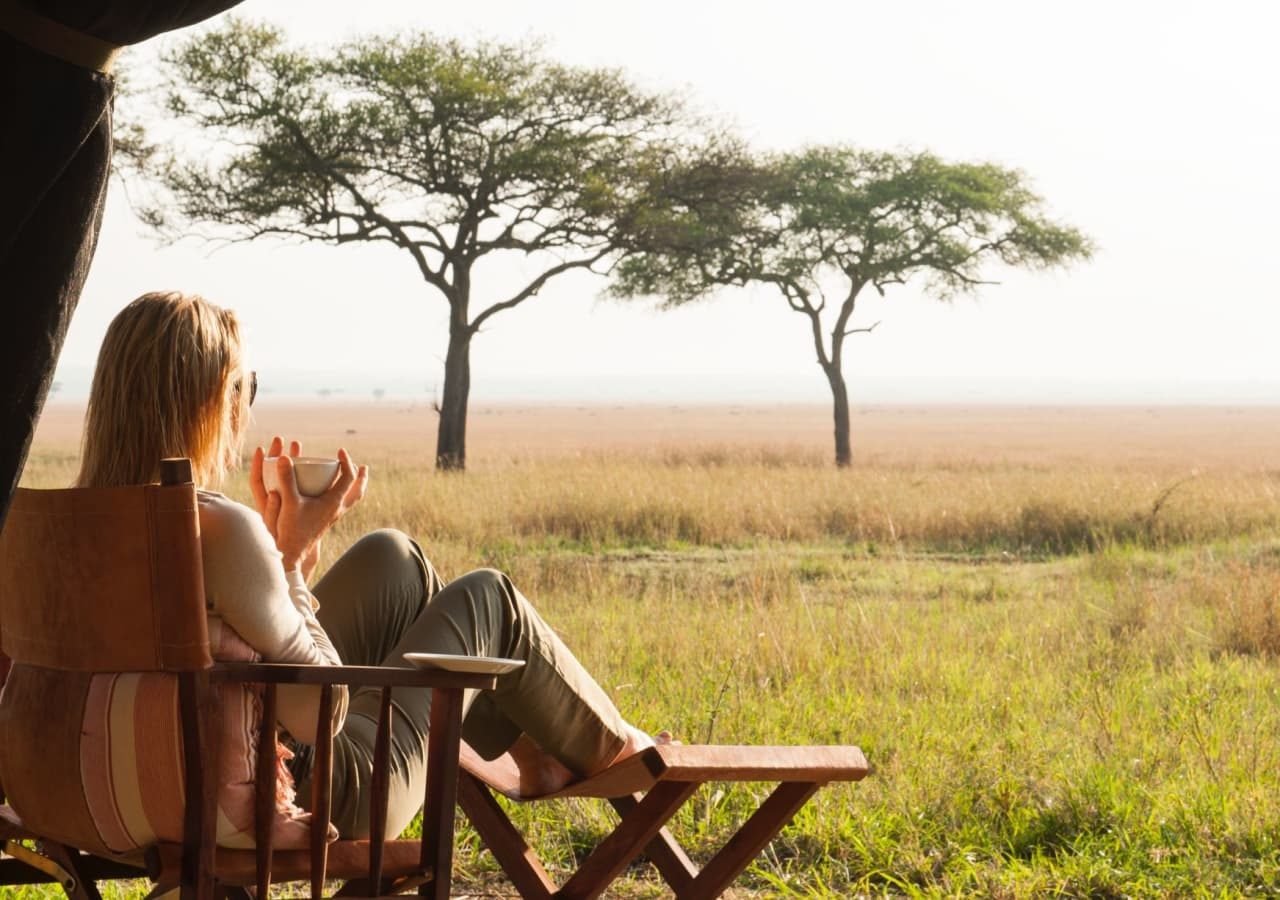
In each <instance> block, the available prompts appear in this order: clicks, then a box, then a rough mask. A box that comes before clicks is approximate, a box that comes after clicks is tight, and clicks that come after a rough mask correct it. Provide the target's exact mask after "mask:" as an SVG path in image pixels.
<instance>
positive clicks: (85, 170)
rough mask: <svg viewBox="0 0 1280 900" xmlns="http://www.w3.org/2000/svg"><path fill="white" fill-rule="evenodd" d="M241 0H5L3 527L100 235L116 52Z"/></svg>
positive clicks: (0, 188)
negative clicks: (157, 0)
mask: <svg viewBox="0 0 1280 900" xmlns="http://www.w3.org/2000/svg"><path fill="white" fill-rule="evenodd" d="M239 2H240V0H188V2H183V0H166V2H163V3H156V2H154V0H40V2H37V0H30V2H27V3H23V2H19V0H0V527H2V526H3V524H4V518H5V515H6V513H7V512H8V508H9V500H10V498H11V497H12V495H13V490H14V488H16V487H17V484H18V479H19V478H20V476H21V475H22V467H23V464H24V463H25V461H26V457H27V452H28V450H29V449H30V446H31V436H32V433H33V431H34V429H35V424H36V420H37V419H38V418H39V415H40V410H41V407H42V406H43V405H44V400H45V397H46V395H47V394H48V392H49V387H50V384H51V383H52V380H53V371H54V367H55V366H56V364H57V361H58V354H59V352H60V351H61V349H62V342H63V339H64V338H65V336H66V333H67V326H68V325H69V324H70V321H71V314H72V312H73V311H74V310H75V307H76V303H77V302H78V301H79V299H80V291H81V289H82V288H83V287H84V282H85V277H86V275H87V274H88V271H89V263H90V261H91V260H92V259H93V251H94V246H95V244H96V243H97V239H98V229H99V226H100V225H101V222H102V207H103V201H104V200H105V197H106V186H107V175H108V171H109V169H110V164H111V103H112V96H113V92H114V84H113V82H112V79H111V76H110V74H109V72H110V66H111V62H112V60H113V58H114V55H115V52H116V51H117V50H118V49H119V48H120V47H122V46H125V45H128V44H135V43H138V42H140V41H143V40H146V39H147V38H150V37H154V36H155V35H157V34H161V33H162V32H166V31H172V30H174V29H177V28H183V27H185V26H187V25H191V24H194V23H196V22H199V21H201V20H203V19H207V18H209V17H210V16H213V15H216V14H217V13H220V12H222V11H224V10H226V9H228V8H230V7H232V6H235V5H236V4H237V3H239ZM124 299H127V298H122V301H123V300H124Z"/></svg>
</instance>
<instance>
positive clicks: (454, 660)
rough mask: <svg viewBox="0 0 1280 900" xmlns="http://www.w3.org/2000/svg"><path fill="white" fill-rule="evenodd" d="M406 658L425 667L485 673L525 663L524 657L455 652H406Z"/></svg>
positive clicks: (506, 669)
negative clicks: (512, 657)
mask: <svg viewBox="0 0 1280 900" xmlns="http://www.w3.org/2000/svg"><path fill="white" fill-rule="evenodd" d="M404 658H405V659H407V660H408V661H409V662H411V663H413V664H414V665H415V666H421V667H422V668H424V669H444V670H445V671H446V672H480V673H483V674H485V675H501V674H503V673H504V672H510V671H511V670H513V669H518V668H520V667H521V666H523V665H524V660H523V659H502V658H501V657H497V656H457V655H455V654H453V653H406V654H405V655H404Z"/></svg>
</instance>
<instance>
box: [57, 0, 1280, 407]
mask: <svg viewBox="0 0 1280 900" xmlns="http://www.w3.org/2000/svg"><path fill="white" fill-rule="evenodd" d="M1272 9H1273V7H1272V6H1271V5H1270V4H1264V3H1260V2H1225V3H1216V4H1206V3H1202V4H1194V5H1193V4H1182V3H1154V2H1150V3H1148V2H1131V3H1115V2H1109V3H1096V2H1088V3H1075V4H1070V5H1065V4H1052V5H1050V4H1033V3H1026V2H1007V3H1005V2H989V0H975V2H971V3H944V2H937V3H883V2H880V3H874V4H872V3H865V2H847V0H846V2H836V0H825V2H818V0H790V2H787V3H767V4H766V3H762V2H736V3H733V2H720V0H715V2H708V0H680V2H671V0H650V2H647V3H643V4H621V3H617V4H602V3H598V2H592V3H588V2H569V0H541V2H539V3H528V2H471V3H453V4H446V3H432V2H395V0H362V2H360V3H355V4H317V3H315V2H293V0H287V2H286V0H277V2H270V3H268V2H265V0H258V2H255V0H249V2H247V3H245V4H243V5H242V6H241V7H240V8H239V14H240V15H243V16H248V17H253V18H258V19H263V20H266V21H270V22H274V23H277V24H280V25H282V26H284V27H285V28H286V29H287V31H288V32H289V33H290V34H291V35H293V36H294V37H295V38H296V39H297V40H299V41H303V42H308V43H314V44H317V45H323V44H326V43H329V42H332V41H335V40H339V39H342V38H343V37H346V36H350V35H354V34H359V33H367V32H386V31H389V30H392V29H396V28H425V29H430V30H433V31H435V32H438V33H441V34H449V35H459V36H462V37H480V36H485V37H495V38H505V39H518V38H524V37H534V36H542V37H545V38H546V39H547V48H548V51H549V53H550V54H552V55H553V56H555V57H557V58H559V59H561V60H564V61H567V62H572V63H581V64H584V65H609V66H618V67H620V68H622V69H624V70H625V71H627V72H628V73H630V74H631V75H632V76H633V77H634V79H635V80H636V81H637V82H639V83H640V84H642V85H644V86H646V87H651V88H657V89H669V90H675V91H680V92H683V93H687V94H688V95H689V96H690V97H691V98H692V99H693V101H694V103H695V104H696V105H697V106H698V107H700V108H701V109H703V110H705V111H707V112H709V113H712V114H715V115H719V116H722V117H725V118H727V119H728V120H729V121H730V122H732V123H734V124H735V125H736V126H737V127H738V129H739V130H740V131H741V132H742V133H744V134H745V135H746V136H747V137H748V138H750V139H751V140H752V141H754V142H755V143H756V144H757V145H758V146H760V147H767V148H788V147H798V146H801V145H804V144H806V143H819V142H850V143H856V144H860V145H864V146H867V147H873V148H910V149H926V148H927V149H929V150H932V151H935V152H937V153H939V154H941V155H944V156H946V157H951V158H956V159H974V160H992V161H996V162H999V163H1003V164H1007V165H1012V166H1017V167H1019V168H1022V169H1024V170H1025V171H1027V172H1028V173H1030V175H1031V176H1032V178H1033V179H1034V182H1035V185H1036V186H1037V188H1038V189H1039V191H1040V192H1041V193H1042V194H1043V195H1044V196H1045V197H1046V198H1047V199H1048V201H1049V206H1050V209H1051V210H1052V211H1053V213H1054V214H1056V215H1057V216H1059V217H1061V218H1062V219H1064V220H1066V221H1068V222H1070V223H1072V224H1075V225H1077V226H1078V227H1080V228H1082V229H1084V230H1085V231H1086V232H1087V233H1089V234H1090V235H1091V236H1092V237H1093V238H1094V239H1095V240H1096V241H1097V243H1098V245H1099V248H1100V252H1099V253H1098V255H1097V257H1096V259H1095V260H1094V261H1092V262H1090V263H1086V264H1084V265H1082V266H1079V267H1077V268H1074V269H1071V270H1068V271H1065V272H1054V273H1051V274H1047V275H1046V274H1034V275H1032V274H1021V273H1014V272H1007V271H1006V272H1001V271H998V270H992V271H991V273H990V274H991V275H992V276H993V277H995V278H996V279H998V280H1000V281H1001V282H1002V283H1001V284H1000V285H999V286H995V287H989V288H985V289H984V290H983V291H982V293H981V295H980V297H979V298H978V299H977V300H970V299H961V300H959V301H957V302H956V303H954V304H952V305H949V306H948V305H942V304H937V303H935V302H933V301H930V300H927V299H926V298H924V297H923V296H922V295H921V294H920V293H919V292H918V291H917V290H916V289H915V288H914V287H913V286H911V285H908V286H906V287H905V288H901V287H900V288H896V289H893V290H891V291H890V293H889V295H888V296H887V297H886V298H885V299H883V300H881V299H880V298H878V297H874V296H867V297H866V298H865V299H864V300H863V301H862V308H861V312H860V314H859V319H860V321H861V323H862V324H870V323H871V322H874V321H877V320H882V322H883V324H881V325H880V327H879V329H878V330H877V331H876V332H875V333H874V334H871V335H864V336H857V337H855V338H851V339H850V341H851V346H850V348H849V353H848V363H847V374H848V376H849V377H850V381H851V384H852V393H853V396H854V400H855V402H857V401H858V400H872V401H875V400H890V401H892V400H899V399H916V400H939V399H955V400H974V399H988V400H1012V401H1019V402H1021V401H1028V400H1037V399H1042V400H1046V401H1053V402H1057V401H1061V400H1073V399H1074V400H1090V401H1096V400H1106V399H1114V400H1143V401H1145V400H1163V401H1166V402H1177V401H1199V400H1205V399H1222V400H1251V401H1267V402H1276V401H1280V364H1278V363H1277V354H1276V351H1275V344H1276V341H1277V334H1278V333H1280V302H1277V301H1280V296H1277V295H1278V293H1280V289H1278V288H1277V285H1280V254H1278V253H1277V251H1276V244H1277V241H1278V239H1280V229H1277V227H1276V225H1275V215H1276V210H1277V208H1280V177H1278V176H1277V174H1276V172H1277V168H1276V160H1277V159H1280V93H1277V91H1276V85H1277V84H1280V64H1277V62H1276V59H1277V56H1276V54H1275V53H1274V36H1275V34H1276V26H1277V24H1280V22H1278V21H1277V19H1278V18H1280V16H1278V15H1277V13H1275V12H1273V11H1272ZM215 24H216V20H215ZM156 48H157V44H156V43H154V42H153V44H152V45H148V46H147V47H145V48H142V49H141V50H139V51H137V52H136V53H135V55H134V58H133V61H132V65H133V66H134V67H136V68H141V67H145V66H146V65H147V64H148V60H150V59H151V58H153V55H154V52H155V50H156ZM603 284H604V282H603V281H602V280H600V279H596V278H592V277H590V276H573V277H570V278H568V279H565V280H561V281H560V282H558V283H553V285H552V286H550V287H549V288H547V289H546V290H544V291H543V293H542V294H541V295H540V296H538V297H537V298H535V299H534V300H532V301H530V302H529V303H527V304H525V305H524V306H522V307H520V308H518V309H516V310H513V311H509V312H504V313H501V314H499V315H498V316H496V317H494V319H492V320H491V322H490V324H489V325H488V327H487V328H486V330H485V331H484V332H483V333H481V334H480V335H479V337H478V338H477V339H476V341H475V344H474V346H473V385H474V387H473V397H474V398H476V399H477V400H495V399H504V398H509V397H514V396H517V395H519V396H522V397H529V396H542V397H545V398H546V399H559V400H578V399H613V398H618V399H628V400H634V399H643V398H646V397H650V398H651V399H655V400H661V401H667V400H669V399H671V398H673V397H684V398H686V399H715V398H723V399H731V400H751V399H755V400H792V399H811V400H812V401H814V402H826V400H827V399H828V392H827V389H826V387H825V382H823V381H822V379H821V375H820V373H819V370H818V368H817V366H816V364H815V363H814V356H813V350H812V347H811V345H810V343H809V338H808V332H807V324H806V321H805V320H804V319H803V318H802V317H801V316H799V315H797V314H796V313H794V312H792V311H790V310H789V309H787V308H786V306H785V304H784V303H783V302H782V301H781V300H780V299H779V298H777V297H775V296H773V295H772V294H769V293H767V292H763V291H762V292H759V293H755V294H752V293H745V292H731V293H725V294H723V295H721V296H719V297H718V298H716V299H714V300H712V301H709V302H706V303H704V304H700V305H698V306H696V307H689V308H685V309H683V310H679V311H676V312H667V313H659V312H655V311H654V310H653V309H652V307H651V305H647V304H643V303H633V304H628V305H622V304H619V303H617V302H614V301H601V300H599V299H598V294H599V291H600V290H601V288H602V287H603ZM484 287H485V286H484V283H483V282H481V283H479V284H478V289H477V296H476V300H475V303H476V305H477V306H479V304H480V303H482V302H483V301H485V300H486V296H485V292H484ZM158 288H179V289H183V290H188V291H195V292H199V293H202V294H204V295H205V296H206V297H208V298H210V299H212V300H215V301H216V302H219V303H223V304H226V305H229V306H232V307H234V308H235V309H237V310H238V311H239V312H240V314H241V318H242V320H243V321H244V322H245V324H246V327H247V330H248V334H249V339H250V342H251V353H252V356H253V359H254V361H255V364H256V366H257V368H258V369H259V372H260V373H261V375H262V381H263V384H264V388H268V389H270V388H275V389H276V390H277V391H290V390H292V391H303V392H309V391H311V390H313V389H319V388H322V387H323V388H329V389H333V390H343V391H345V392H346V393H348V394H350V395H361V394H367V392H368V391H369V390H370V389H371V387H373V386H379V385H382V386H385V387H387V388H388V389H391V390H417V391H423V390H425V389H426V387H427V386H428V385H430V384H434V383H437V382H438V381H439V380H440V368H441V364H440V362H439V360H440V359H441V358H442V357H443V354H444V347H445V327H444V323H445V305H444V301H443V300H442V299H441V298H440V297H439V296H437V295H435V294H434V293H432V292H431V291H430V290H429V289H428V288H427V287H426V286H425V285H424V284H423V283H422V282H421V281H420V280H419V279H418V277H417V274H416V270H415V269H414V266H413V264H412V261H411V260H409V259H408V258H407V256H405V255H404V254H403V253H402V252H401V253H397V252H396V251H395V250H393V249H390V248H350V247H343V248H332V247H323V246H318V245H312V246H299V245H288V244H283V243H271V244H268V243H259V244H255V245H251V246H236V247H231V248H228V249H223V250H219V251H217V252H214V253H210V250H209V248H208V247H205V246H201V245H198V244H180V245H178V246H173V247H161V246H157V245H156V244H155V243H154V242H153V241H152V240H151V239H150V238H148V237H146V236H145V235H143V234H142V233H141V226H140V225H139V224H138V222H137V221H136V220H135V219H134V218H133V216H132V214H131V212H130V210H129V207H128V205H127V203H126V202H125V198H124V196H123V193H122V192H121V190H120V189H119V187H118V186H113V194H112V197H111V202H110V203H109V207H108V213H107V218H106V222H105V225H104V228H103V233H102V239H101V242H100V244H99V247H98V254H97V258H96V261H95V263H94V269H93V271H92V274H91V276H90V278H89V283H88V286H87V288H86V290H85V294H84V297H83V300H82V302H81V306H80V310H79V312H78V313H77V316H76V319H75V321H74V324H73V326H72V330H71V334H70V336H69V338H68V342H67V347H66V350H65V353H64V357H63V361H64V366H63V368H62V370H61V374H60V377H61V379H62V380H63V382H64V384H65V386H66V389H67V391H68V392H72V391H74V389H75V387H76V384H77V383H78V382H79V380H80V379H81V378H82V376H83V370H84V369H86V368H88V367H90V366H92V364H93V360H94V357H95V354H96V352H97V346H98V343H99V341H100V339H101V335H102V332H103V329H104V328H105V327H106V323H107V322H108V321H109V319H110V318H111V316H112V315H114V313H115V312H116V311H117V310H118V309H119V308H120V307H121V306H122V305H123V304H124V303H125V302H127V301H128V300H129V299H131V298H132V297H134V296H136V295H137V294H139V293H141V292H143V291H145V290H151V289H158Z"/></svg>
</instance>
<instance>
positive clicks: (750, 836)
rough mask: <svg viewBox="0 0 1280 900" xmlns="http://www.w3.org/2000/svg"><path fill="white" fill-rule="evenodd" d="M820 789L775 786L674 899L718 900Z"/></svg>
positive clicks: (808, 785) (797, 783)
mask: <svg viewBox="0 0 1280 900" xmlns="http://www.w3.org/2000/svg"><path fill="white" fill-rule="evenodd" d="M820 787H822V785H820V784H813V783H806V782H800V781H789V782H784V783H783V784H780V785H778V787H777V788H775V789H774V792H773V793H772V794H770V795H769V799H767V800H765V801H764V803H762V804H760V808H759V809H757V810H756V811H755V812H754V813H753V814H752V815H751V818H749V819H747V821H746V822H744V823H743V824H742V827H741V828H739V829H738V831H737V833H736V834H734V836H733V837H731V838H730V839H729V841H728V843H726V844H725V845H724V847H722V848H721V849H720V852H719V853H717V854H716V855H715V856H713V857H712V858H711V861H710V862H708V863H707V864H706V865H705V866H703V867H702V871H701V872H700V873H699V874H698V876H697V877H696V878H694V879H693V881H692V882H691V883H690V884H689V886H688V887H687V888H686V889H685V890H683V891H677V892H676V896H677V897H679V898H681V900H692V898H698V900H701V898H704V897H719V896H720V895H721V894H722V893H723V892H724V890H725V888H727V887H728V886H729V885H730V884H732V883H733V880H734V879H735V878H737V877H738V876H739V875H741V874H742V871H743V870H744V869H745V868H746V867H747V866H749V865H750V864H751V861H752V860H753V859H755V858H756V856H757V855H758V854H759V853H760V851H761V850H763V849H764V848H765V846H766V845H768V843H769V842H770V841H771V840H773V839H774V837H775V836H776V835H777V833H778V832H779V831H781V830H782V828H783V826H784V825H786V824H787V823H788V822H790V821H791V818H792V817H793V816H794V815H795V814H796V813H797V812H799V811H800V807H802V806H804V805H805V803H807V802H808V801H809V798H810V797H812V796H813V795H814V793H815V792H816V791H817V790H818V788H820Z"/></svg>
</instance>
